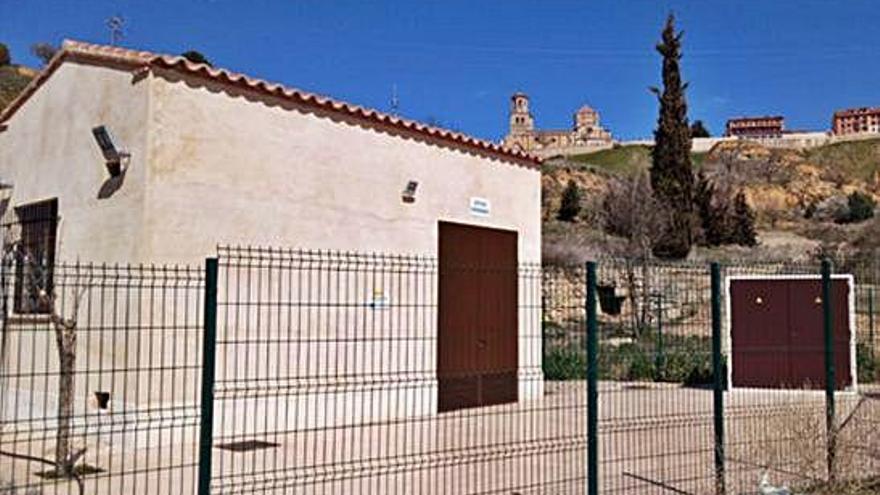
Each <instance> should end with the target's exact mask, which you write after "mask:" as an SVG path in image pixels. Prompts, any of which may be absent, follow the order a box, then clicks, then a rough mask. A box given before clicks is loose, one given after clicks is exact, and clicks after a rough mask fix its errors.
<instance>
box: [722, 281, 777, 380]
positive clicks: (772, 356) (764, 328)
mask: <svg viewBox="0 0 880 495" xmlns="http://www.w3.org/2000/svg"><path fill="white" fill-rule="evenodd" d="M730 298H731V341H732V342H731V343H732V347H733V386H735V387H773V388H775V387H779V386H780V385H782V384H784V383H787V382H789V381H790V376H789V373H790V366H789V359H788V349H789V330H788V329H789V322H788V307H789V301H788V298H789V292H788V285H787V282H786V281H784V280H732V281H731V283H730Z"/></svg>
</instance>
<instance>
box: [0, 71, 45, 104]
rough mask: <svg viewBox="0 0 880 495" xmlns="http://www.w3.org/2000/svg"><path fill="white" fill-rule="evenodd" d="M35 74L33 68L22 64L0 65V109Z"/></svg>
mask: <svg viewBox="0 0 880 495" xmlns="http://www.w3.org/2000/svg"><path fill="white" fill-rule="evenodd" d="M36 74H37V71H35V70H34V69H31V68H29V67H24V66H22V65H3V66H0V109H3V108H5V107H6V105H8V104H9V102H11V101H12V100H14V99H15V97H16V96H18V93H20V92H21V90H23V89H24V88H25V86H27V85H28V83H29V82H31V79H33V78H34V76H36Z"/></svg>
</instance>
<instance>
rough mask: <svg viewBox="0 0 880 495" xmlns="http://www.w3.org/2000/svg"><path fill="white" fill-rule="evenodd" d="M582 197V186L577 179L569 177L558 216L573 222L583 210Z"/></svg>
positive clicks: (564, 220) (560, 218) (559, 218)
mask: <svg viewBox="0 0 880 495" xmlns="http://www.w3.org/2000/svg"><path fill="white" fill-rule="evenodd" d="M581 199H582V194H581V188H580V187H579V186H578V185H577V183H576V182H575V181H573V180H571V179H569V181H568V184H567V185H566V186H565V190H563V191H562V201H561V203H560V205H559V212H558V213H557V214H556V218H557V219H558V220H562V221H563V222H573V221H574V219H575V218H577V216H578V214H580V212H581Z"/></svg>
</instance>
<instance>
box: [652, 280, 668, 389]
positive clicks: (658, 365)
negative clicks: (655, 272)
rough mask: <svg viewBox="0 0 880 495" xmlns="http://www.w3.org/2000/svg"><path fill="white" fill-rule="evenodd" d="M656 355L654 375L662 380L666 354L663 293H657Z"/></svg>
mask: <svg viewBox="0 0 880 495" xmlns="http://www.w3.org/2000/svg"><path fill="white" fill-rule="evenodd" d="M656 353H657V355H656V356H655V357H654V375H655V376H656V377H657V380H663V375H664V374H665V373H664V372H663V368H664V365H663V363H664V361H665V360H666V356H665V354H664V353H663V294H657V349H656Z"/></svg>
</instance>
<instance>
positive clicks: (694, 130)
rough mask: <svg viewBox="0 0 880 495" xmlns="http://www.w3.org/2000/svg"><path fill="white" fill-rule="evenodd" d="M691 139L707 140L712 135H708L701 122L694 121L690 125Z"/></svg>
mask: <svg viewBox="0 0 880 495" xmlns="http://www.w3.org/2000/svg"><path fill="white" fill-rule="evenodd" d="M691 137H692V138H707V137H712V134H711V133H709V129H707V128H706V125H705V124H703V121H702V120H695V121H694V123H693V124H691Z"/></svg>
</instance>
